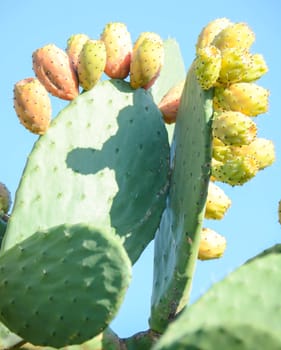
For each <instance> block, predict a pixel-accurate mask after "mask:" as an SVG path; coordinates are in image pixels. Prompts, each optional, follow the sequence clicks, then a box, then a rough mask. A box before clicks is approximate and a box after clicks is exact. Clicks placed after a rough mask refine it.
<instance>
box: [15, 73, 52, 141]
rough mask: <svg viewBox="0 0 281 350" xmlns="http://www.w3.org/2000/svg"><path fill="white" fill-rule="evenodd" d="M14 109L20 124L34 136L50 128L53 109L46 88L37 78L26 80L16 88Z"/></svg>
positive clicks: (20, 82)
mask: <svg viewBox="0 0 281 350" xmlns="http://www.w3.org/2000/svg"><path fill="white" fill-rule="evenodd" d="M14 108H15V111H16V113H17V115H18V118H19V120H20V122H21V123H22V124H23V126H25V127H26V128H27V129H28V130H29V131H31V132H33V133H34V134H39V135H42V134H44V133H45V132H46V131H47V129H48V128H49V124H50V121H51V114H52V107H51V100H50V97H49V95H48V92H47V90H46V89H45V87H44V86H43V85H42V84H41V83H40V81H39V80H38V79H36V78H26V79H23V80H20V81H18V82H17V83H16V84H15V86H14Z"/></svg>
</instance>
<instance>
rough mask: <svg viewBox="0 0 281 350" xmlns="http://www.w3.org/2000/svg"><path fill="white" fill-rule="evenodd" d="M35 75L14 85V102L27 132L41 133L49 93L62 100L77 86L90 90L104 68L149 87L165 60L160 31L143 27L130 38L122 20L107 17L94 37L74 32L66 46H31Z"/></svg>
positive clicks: (46, 119)
mask: <svg viewBox="0 0 281 350" xmlns="http://www.w3.org/2000/svg"><path fill="white" fill-rule="evenodd" d="M32 61H33V70H34V72H35V75H36V78H35V77H32V78H26V79H23V80H21V81H19V82H17V83H16V84H15V86H14V107H15V110H16V113H17V115H18V117H19V119H20V121H21V123H22V124H23V125H24V126H25V127H26V128H27V129H28V130H30V131H31V132H33V133H36V134H39V135H41V134H44V133H45V132H46V130H47V129H48V127H49V124H50V121H51V101H50V98H49V95H48V93H51V94H52V95H53V96H56V97H59V98H61V99H64V100H73V99H74V98H75V97H77V96H78V95H79V86H81V88H82V89H83V90H90V89H91V88H93V87H94V86H95V85H96V84H97V82H98V81H99V80H100V79H101V77H102V74H103V73H105V74H106V75H107V76H108V77H109V78H114V79H125V78H127V77H128V76H129V82H130V85H131V87H132V88H133V89H137V88H140V87H142V88H144V89H148V88H149V87H151V86H152V84H153V83H154V82H155V80H156V78H157V77H158V75H159V73H160V70H161V68H162V65H163V61H164V48H163V41H162V39H161V37H160V36H159V35H158V34H156V33H153V32H143V33H141V34H140V35H139V37H138V38H137V40H136V41H135V43H134V44H133V43H132V39H131V35H130V33H129V31H128V30H127V27H126V25H125V24H123V23H120V22H112V23H108V24H107V25H106V26H105V28H104V29H103V32H102V33H101V35H100V38H99V39H98V40H93V39H91V38H90V37H89V36H88V35H86V34H75V35H72V36H71V37H70V38H69V39H68V40H67V47H66V50H63V49H61V48H59V47H57V46H56V45H54V44H48V45H45V46H44V47H41V48H39V49H37V50H36V51H34V52H33V54H32Z"/></svg>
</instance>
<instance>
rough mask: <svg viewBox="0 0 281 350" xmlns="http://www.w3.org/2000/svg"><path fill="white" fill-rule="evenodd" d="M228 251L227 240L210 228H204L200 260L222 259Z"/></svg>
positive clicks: (201, 238)
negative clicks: (226, 250)
mask: <svg viewBox="0 0 281 350" xmlns="http://www.w3.org/2000/svg"><path fill="white" fill-rule="evenodd" d="M225 249H226V239H225V237H223V236H222V235H220V234H218V233H217V232H215V231H214V230H211V229H210V228H203V229H202V232H201V237H200V244H199V251H198V259H199V260H211V259H218V258H221V257H222V256H223V254H224V252H225Z"/></svg>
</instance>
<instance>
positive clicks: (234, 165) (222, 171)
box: [211, 150, 259, 186]
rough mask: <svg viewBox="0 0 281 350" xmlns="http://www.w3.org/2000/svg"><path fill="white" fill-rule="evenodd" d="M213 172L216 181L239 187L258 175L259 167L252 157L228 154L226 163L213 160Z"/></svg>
mask: <svg viewBox="0 0 281 350" xmlns="http://www.w3.org/2000/svg"><path fill="white" fill-rule="evenodd" d="M229 151H230V150H229ZM211 170H212V176H213V178H214V179H215V180H217V181H221V182H225V183H227V184H229V185H231V186H238V185H243V184H244V183H246V182H247V181H249V180H251V179H252V178H253V177H254V176H255V175H256V174H257V172H258V170H259V166H258V162H257V160H256V159H255V158H253V157H252V156H250V155H237V154H233V153H231V152H228V156H227V158H225V159H224V161H219V160H217V159H215V158H213V159H212V168H211Z"/></svg>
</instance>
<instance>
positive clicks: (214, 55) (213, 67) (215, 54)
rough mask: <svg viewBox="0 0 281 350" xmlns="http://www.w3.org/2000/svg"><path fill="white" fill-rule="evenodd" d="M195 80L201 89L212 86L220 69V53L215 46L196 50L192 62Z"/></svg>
mask: <svg viewBox="0 0 281 350" xmlns="http://www.w3.org/2000/svg"><path fill="white" fill-rule="evenodd" d="M194 65H195V71H196V76H197V80H198V82H199V84H200V86H201V88H202V89H203V90H208V89H210V88H211V87H213V86H214V85H215V83H216V81H217V79H218V77H219V73H220V69H221V53H220V50H218V49H217V48H216V47H215V46H212V45H210V46H206V47H204V48H202V49H198V50H197V56H196V59H195V62H194Z"/></svg>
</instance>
